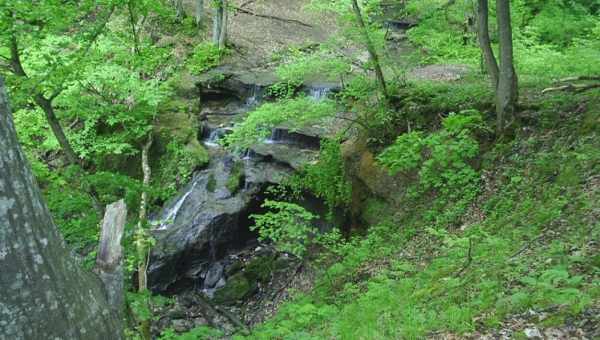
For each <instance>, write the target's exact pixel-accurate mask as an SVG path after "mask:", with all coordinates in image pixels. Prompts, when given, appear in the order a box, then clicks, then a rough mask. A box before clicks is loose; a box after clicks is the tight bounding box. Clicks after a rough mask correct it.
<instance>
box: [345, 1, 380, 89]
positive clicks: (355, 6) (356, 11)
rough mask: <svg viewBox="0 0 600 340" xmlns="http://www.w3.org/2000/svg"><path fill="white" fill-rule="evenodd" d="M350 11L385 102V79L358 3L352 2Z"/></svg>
mask: <svg viewBox="0 0 600 340" xmlns="http://www.w3.org/2000/svg"><path fill="white" fill-rule="evenodd" d="M352 9H353V10H354V15H355V16H356V20H357V21H358V25H359V26H360V29H361V31H362V33H363V38H364V39H365V44H366V46H367V51H368V52H369V56H370V57H371V60H372V61H373V66H374V68H375V75H376V77H377V82H378V83H379V87H380V89H381V92H382V93H383V96H384V97H385V98H386V100H387V99H388V98H389V95H388V92H387V86H386V83H385V78H384V77H383V71H382V70H381V64H380V63H379V57H378V55H377V51H376V50H375V46H374V45H373V41H371V37H370V36H369V30H368V29H367V26H366V25H365V21H364V20H363V17H362V13H361V12H360V7H359V6H358V2H357V1H356V0H352Z"/></svg>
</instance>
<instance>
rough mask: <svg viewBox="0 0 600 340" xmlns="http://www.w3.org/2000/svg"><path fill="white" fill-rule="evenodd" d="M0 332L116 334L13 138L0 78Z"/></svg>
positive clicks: (95, 283) (116, 323)
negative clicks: (53, 220)
mask: <svg viewBox="0 0 600 340" xmlns="http://www.w3.org/2000/svg"><path fill="white" fill-rule="evenodd" d="M0 148H1V152H0V268H1V274H0V289H1V291H2V293H1V294H0V339H55V338H60V339H120V338H122V333H121V325H120V320H119V319H118V318H116V317H115V315H114V314H112V313H111V310H110V307H109V305H108V304H107V302H106V297H105V291H104V288H103V287H102V284H101V282H100V280H99V279H98V278H97V277H96V276H95V275H94V274H92V273H89V272H85V271H84V270H83V269H82V268H81V267H80V266H79V264H78V263H77V262H76V261H75V259H74V258H72V257H71V255H70V253H69V250H68V249H67V248H66V245H65V243H64V241H63V240H62V238H61V236H60V235H59V233H58V230H57V229H56V226H55V225H54V223H53V222H52V218H51V216H50V213H49V211H48V209H47V207H46V204H45V203H44V202H43V200H42V196H41V193H40V191H39V188H38V186H37V184H36V182H35V179H34V178H33V174H32V173H31V170H30V168H29V164H28V163H27V161H26V159H25V156H24V154H23V152H22V150H21V148H20V146H19V145H18V143H17V137H16V132H15V129H14V125H13V120H12V114H11V113H10V109H9V105H8V98H7V95H6V91H5V88H4V80H3V79H1V78H0Z"/></svg>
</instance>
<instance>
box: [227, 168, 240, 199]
mask: <svg viewBox="0 0 600 340" xmlns="http://www.w3.org/2000/svg"><path fill="white" fill-rule="evenodd" d="M243 183H244V164H243V163H242V162H236V163H235V164H233V168H232V169H231V173H230V174H229V178H227V183H226V184H225V187H226V188H227V190H229V192H231V193H232V194H235V193H236V192H237V191H238V190H239V189H240V187H241V186H242V184H243Z"/></svg>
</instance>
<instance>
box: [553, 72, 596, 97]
mask: <svg viewBox="0 0 600 340" xmlns="http://www.w3.org/2000/svg"><path fill="white" fill-rule="evenodd" d="M575 81H600V76H579V77H567V78H563V79H560V80H558V81H557V83H568V84H564V85H560V86H555V87H548V88H546V89H544V90H542V94H544V93H549V92H558V91H570V92H577V93H579V92H584V91H587V90H591V89H596V88H600V83H591V84H574V83H573V82H575Z"/></svg>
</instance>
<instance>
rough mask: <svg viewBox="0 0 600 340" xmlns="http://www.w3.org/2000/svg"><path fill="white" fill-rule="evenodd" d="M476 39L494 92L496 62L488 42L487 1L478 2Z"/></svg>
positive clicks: (496, 72) (496, 74)
mask: <svg viewBox="0 0 600 340" xmlns="http://www.w3.org/2000/svg"><path fill="white" fill-rule="evenodd" d="M477 39H478V40H479V47H480V48H481V52H482V54H483V60H484V63H485V67H486V70H487V73H488V74H489V76H490V81H491V82H492V88H493V89H494V90H495V89H496V88H497V87H498V62H497V61H496V56H494V51H493V50H492V44H491V42H490V32H489V7H488V0H478V6H477Z"/></svg>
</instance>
